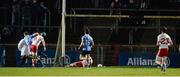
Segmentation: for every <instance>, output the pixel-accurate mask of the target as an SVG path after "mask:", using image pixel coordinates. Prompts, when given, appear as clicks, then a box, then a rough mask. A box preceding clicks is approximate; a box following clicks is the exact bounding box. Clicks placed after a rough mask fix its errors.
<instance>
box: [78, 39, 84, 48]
mask: <svg viewBox="0 0 180 77" xmlns="http://www.w3.org/2000/svg"><path fill="white" fill-rule="evenodd" d="M82 45H83V40H81V43H80V45H79V48H78V49H80V48H81V47H82Z"/></svg>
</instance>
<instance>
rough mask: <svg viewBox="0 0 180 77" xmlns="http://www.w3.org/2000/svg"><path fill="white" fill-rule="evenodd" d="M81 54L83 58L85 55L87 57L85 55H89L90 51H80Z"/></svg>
mask: <svg viewBox="0 0 180 77" xmlns="http://www.w3.org/2000/svg"><path fill="white" fill-rule="evenodd" d="M81 54H82V55H83V56H85V55H87V54H91V51H82V52H81Z"/></svg>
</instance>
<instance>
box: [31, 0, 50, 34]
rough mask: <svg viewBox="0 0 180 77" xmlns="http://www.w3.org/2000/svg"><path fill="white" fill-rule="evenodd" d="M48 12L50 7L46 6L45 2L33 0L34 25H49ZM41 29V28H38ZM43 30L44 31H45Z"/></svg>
mask: <svg viewBox="0 0 180 77" xmlns="http://www.w3.org/2000/svg"><path fill="white" fill-rule="evenodd" d="M48 13H49V9H48V8H47V7H45V6H44V3H43V2H40V3H39V4H38V3H37V1H36V0H33V5H32V14H33V17H34V18H33V21H34V25H36V26H38V27H40V28H42V27H43V28H44V30H45V27H46V26H47V22H48V21H47V19H48ZM38 30H39V29H38ZM44 30H43V31H44Z"/></svg>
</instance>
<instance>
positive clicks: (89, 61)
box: [87, 53, 91, 67]
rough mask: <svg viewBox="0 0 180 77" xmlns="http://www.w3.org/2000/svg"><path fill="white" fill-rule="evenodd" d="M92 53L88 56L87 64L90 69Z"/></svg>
mask: <svg viewBox="0 0 180 77" xmlns="http://www.w3.org/2000/svg"><path fill="white" fill-rule="evenodd" d="M90 57H91V56H90V53H89V54H87V63H88V67H90V66H91V59H90Z"/></svg>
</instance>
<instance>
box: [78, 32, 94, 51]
mask: <svg viewBox="0 0 180 77" xmlns="http://www.w3.org/2000/svg"><path fill="white" fill-rule="evenodd" d="M81 41H82V42H83V46H82V50H83V51H91V46H92V43H93V38H92V37H91V36H90V35H89V34H85V35H84V36H82V37H81Z"/></svg>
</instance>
